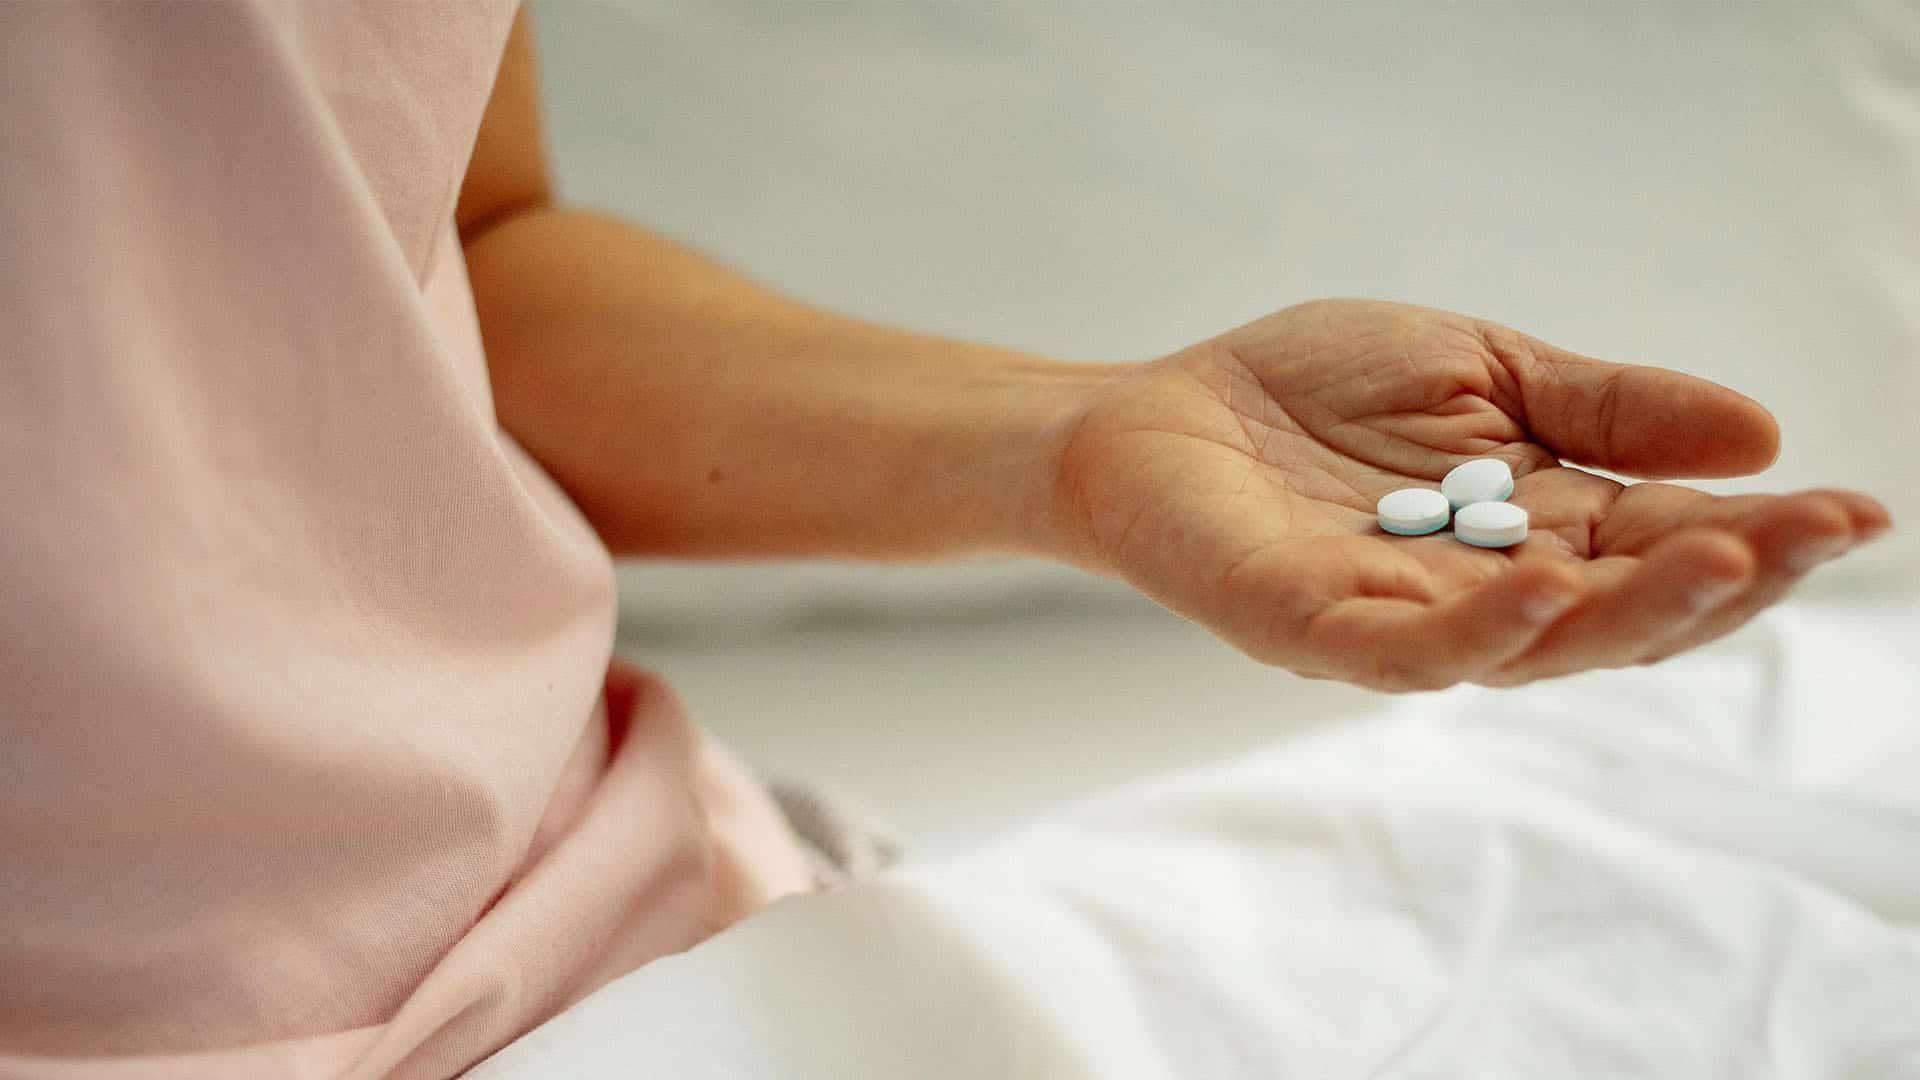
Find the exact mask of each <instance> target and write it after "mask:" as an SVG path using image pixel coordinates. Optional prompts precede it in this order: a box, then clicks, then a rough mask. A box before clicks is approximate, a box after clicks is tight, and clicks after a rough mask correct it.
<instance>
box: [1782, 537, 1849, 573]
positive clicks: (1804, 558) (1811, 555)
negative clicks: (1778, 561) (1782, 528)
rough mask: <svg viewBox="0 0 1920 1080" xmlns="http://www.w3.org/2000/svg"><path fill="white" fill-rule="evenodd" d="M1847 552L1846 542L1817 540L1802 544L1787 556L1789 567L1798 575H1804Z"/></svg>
mask: <svg viewBox="0 0 1920 1080" xmlns="http://www.w3.org/2000/svg"><path fill="white" fill-rule="evenodd" d="M1845 550H1847V542H1846V541H1845V540H1838V539H1829V540H1816V541H1814V542H1813V543H1810V544H1802V545H1800V546H1799V547H1797V548H1794V549H1793V551H1792V552H1791V553H1789V554H1788V555H1787V565H1788V566H1791V567H1792V568H1793V569H1794V571H1795V572H1796V573H1801V574H1804V573H1806V572H1807V571H1809V570H1811V569H1813V568H1814V567H1816V566H1819V565H1820V564H1821V563H1823V562H1826V561H1827V560H1828V559H1833V558H1837V557H1839V555H1840V553H1841V552H1843V551H1845Z"/></svg>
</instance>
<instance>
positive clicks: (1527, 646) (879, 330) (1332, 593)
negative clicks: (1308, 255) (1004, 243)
mask: <svg viewBox="0 0 1920 1080" xmlns="http://www.w3.org/2000/svg"><path fill="white" fill-rule="evenodd" d="M514 38H515V44H514V45H513V46H512V47H511V48H510V49H509V53H508V58H507V62H506V64H505V66H504V68H503V70H502V73H501V77H500V81H499V84H498V87H497V88H496V91H495V94H494V99H493V102H492V103H491V105H490V106H489V110H488V115H487V119H486V122H485V123H484V124H483V126H482V129H481V134H480V140H479V146H478V147H477V148H476V151H475V154H474V160H473V164H472V166H471V168H470V170H469V175H468V178H467V184H466V189H465V191H464V192H463V194H462V199H461V205H460V221H461V227H462V235H463V238H464V239H465V241H466V251H467V260H468V265H469V270H470V273H471V275H472V278H473V283H474V293H475V297H476V301H477V303H478V306H479V312H480V320H481V328H482V332H483V334H484V336H485V339H486V345H487V351H488V362H489V364H490V366H491V368H492V372H493V384H494V391H495V398H496V406H497V409H498V412H499V415H500V419H501V422H502V423H503V424H504V425H505V426H506V427H507V429H508V430H509V431H510V432H512V434H513V435H514V436H515V437H516V438H518V439H519V440H520V442H521V443H522V444H523V445H525V446H526V447H527V449H528V450H530V451H531V452H532V453H533V454H534V456H536V457H537V458H539V459H540V460H541V462H542V463H544V464H545V465H546V467H547V468H548V469H549V470H550V471H551V472H552V473H553V474H554V476H555V477H556V478H557V479H558V480H559V481H560V482H561V483H562V484H563V485H565V486H566V488H567V489H568V490H569V491H570V492H571V493H572V495H573V497H574V498H575V499H576V500H577V501H578V502H579V503H580V505H581V506H582V508H583V509H584V510H585V511H586V513H587V515H588V517H589V518H590V519H591V520H592V521H593V523H594V524H595V526H596V527H597V528H598V529H599V530H600V532H601V534H602V536H604V537H605V538H606V540H607V542H608V543H609V545H611V546H612V547H613V548H614V549H615V550H616V551H619V552H623V553H638V552H664V553H674V554H683V555H703V556H746V555H781V554H796V555H797V554H830V555H845V556H869V557H892V558H909V557H924V556H933V555H942V554H951V553H961V552H966V551H983V550H997V551H1007V552H1021V553H1027V554H1035V555H1043V556H1049V557H1053V558H1058V559H1062V560H1065V561H1070V562H1073V563H1075V564H1077V565H1080V566H1083V567H1085V568H1087V569H1090V570H1093V571H1096V572H1100V573H1107V574H1113V575H1116V576H1119V577H1123V578H1125V579H1126V580H1128V581H1129V582H1131V583H1132V584H1134V585H1135V586H1137V587H1138V588H1140V589H1141V590H1142V591H1143V592H1145V593H1147V594H1148V595H1150V596H1152V597H1154V598H1155V599H1157V600H1159V601H1160V602H1161V603H1163V604H1165V605H1166V606H1167V607H1169V608H1171V609H1173V610H1175V611H1177V612H1180V613H1181V614H1183V615H1186V616H1187V617H1189V618H1191V619H1193V620H1194V621H1196V622H1199V623H1201V624H1202V625H1205V626H1207V627H1208V628H1209V629H1211V630H1213V631H1214V632H1215V633H1217V634H1219V635H1220V636H1221V637H1223V638H1225V639H1226V640H1227V641H1229V642H1231V643H1232V644H1234V645H1236V646H1237V647H1239V648H1241V649H1242V650H1244V651H1246V652H1247V653H1249V654H1250V655H1252V656H1255V657H1257V658H1260V659H1262V660H1265V661H1268V662H1270V663H1274V664H1278V665H1282V666H1285V667H1288V668H1290V669H1292V670H1294V671H1298V672H1301V673H1304V674H1308V675H1315V676H1324V677H1330V678H1338V679H1343V680H1346V681H1350V682H1357V683H1361V684H1363V685H1368V686H1374V687H1380V688H1385V689H1416V688H1428V687H1438V686H1445V685H1448V684H1450V683H1454V682H1459V681H1463V680H1466V681H1475V682H1484V683H1493V684H1509V683H1516V682H1524V681H1527V680H1529V679H1536V678H1543V677H1547V676H1551V675H1557V674H1561V673H1565V672H1571V671H1578V670H1582V669H1585V668H1592V667H1609V666H1620V665H1625V664H1634V663H1645V662H1650V661H1653V660H1657V659H1659V658H1661V657H1663V656H1666V655H1669V654H1671V653H1673V652H1677V651H1679V650H1682V649H1686V648H1690V647H1692V646H1694V645H1698V644H1700V643H1702V642H1705V641H1708V640H1711V639H1713V638H1715V637H1718V636H1720V635H1721V634H1724V633H1727V632H1728V631H1730V630H1732V629H1734V628H1735V627H1737V626H1739V625H1740V624H1741V623H1743V622H1744V621H1746V620H1747V619H1748V618H1750V617H1751V616H1752V615H1753V614H1754V613H1755V612H1757V611H1759V610H1760V609H1762V608H1764V607H1765V606H1766V605H1768V604H1770V603H1772V602H1774V601H1775V600H1778V599H1779V598H1780V597H1781V596H1782V595H1784V594H1785V592H1786V591H1787V589H1788V588H1789V587H1790V586H1791V585H1792V584H1793V582H1794V581H1796V580H1797V579H1798V578H1799V577H1800V576H1801V575H1803V574H1805V573H1806V572H1807V571H1808V570H1810V569H1811V568H1812V567H1813V566H1814V565H1816V564H1818V563H1819V562H1821V561H1824V560H1826V559H1831V558H1835V557H1838V556H1839V555H1841V554H1843V553H1844V552H1845V551H1847V550H1848V549H1849V548H1850V547H1851V546H1853V545H1854V544H1856V543H1859V542H1860V541H1862V540H1865V539H1868V538H1870V537H1872V536H1873V535H1875V534H1876V533H1878V532H1880V531H1881V530H1884V529H1885V528H1886V527H1887V525H1888V521H1887V516H1886V512H1885V511H1884V510H1883V509H1882V508H1881V507H1880V506H1879V504H1878V503H1876V502H1874V501H1873V500H1872V499H1870V498H1868V497H1866V496H1864V495H1859V494H1855V493H1852V492H1844V491H1834V490H1819V491H1808V492H1800V493H1797V494H1791V495H1770V496H1745V497H1741V498H1719V497H1715V496H1711V495H1708V494H1706V493H1704V492H1700V491H1695V490H1692V489H1689V488H1685V487H1680V486H1675V485H1670V484H1636V485H1632V486H1627V487H1623V486H1621V485H1620V484H1617V483H1615V482H1613V481H1611V480H1608V479H1605V478H1603V477H1601V476H1598V475H1596V474H1594V473H1590V472H1586V471H1583V470H1581V469H1579V468H1577V467H1571V466H1569V465H1567V464H1563V462H1570V463H1572V465H1573V466H1577V465H1580V464H1585V465H1591V466H1596V467H1599V468H1603V469H1607V470H1609V471H1612V472H1617V473H1625V474H1631V475H1638V476H1647V477H1686V476H1731V475H1738V474H1742V473H1748V472H1754V471H1757V470H1759V469H1762V468H1764V467H1766V465H1767V464H1768V463H1769V462H1770V461H1771V460H1772V457H1773V455H1774V452H1775V449H1776V446H1777V442H1778V432H1777V429H1776V427H1775V425H1774V421H1773V418H1772V417H1771V416H1770V415H1769V414H1768V413H1767V411H1766V410H1765V409H1763V408H1761V407H1760V406H1759V405H1758V404H1756V403H1755V402H1753V401H1750V400H1748V399H1746V398H1744V397H1742V396H1740V395H1739V394H1737V393H1734V392H1733V391H1731V390H1728V389H1726V388H1724V387H1720V386H1716V385H1714V384H1712V383H1708V382H1704V381H1702V380H1699V379H1695V378H1691V377H1689V376H1686V375H1682V374H1679V373H1677V372H1672V371H1665V370H1661V369H1659V368H1652V367H1642V366H1632V365H1621V364H1611V363H1606V362H1604V361H1600V360H1595V359H1592V358H1588V357H1583V356H1579V355H1576V354H1574V353H1570V352H1567V351H1565V350H1562V349H1558V348H1555V347H1553V346H1551V345H1548V344H1546V343H1544V342H1541V341H1538V340H1536V339H1533V338H1530V337H1528V336H1526V335H1524V334H1520V333H1518V332H1516V331H1513V330H1509V329H1507V328H1505V327H1501V326H1498V325H1495V324H1492V323H1488V322H1485V321H1482V320H1478V319H1473V318H1469V317H1466V316H1461V315H1455V314H1451V313H1448V312H1441V311H1431V310H1426V309H1422V308H1413V307H1407V306H1405V305H1399V304H1386V303H1377V302H1368V301H1321V302H1316V303H1310V304H1303V305H1300V306H1298V307H1294V308H1289V309H1287V310H1285V311H1282V312H1280V313H1278V314H1275V315H1273V316H1270V317H1268V318H1266V319H1262V320H1259V321H1257V322H1254V323H1251V324H1249V325H1247V326H1244V327H1241V328H1239V329H1236V330H1232V331H1229V332H1227V333H1225V334H1222V335H1220V336H1219V337H1216V338H1212V339H1209V340H1208V341H1204V342H1201V343H1200V344H1198V345H1195V346H1193V347H1192V348H1189V349H1185V350H1182V351H1181V352H1179V353H1176V354H1174V355H1172V356H1168V357H1165V358H1162V359H1159V360H1154V361H1150V362H1147V363H1140V364H1114V365H1080V364H1064V363H1059V362H1055V361H1050V360H1046V359H1043V358H1040V357H1035V356H1029V355H1023V354H1019V353H1013V352H1008V351H1005V350H1001V349H993V348H988V347H984V346H979V345H969V344H964V343H960V342H954V341H945V340H941V339H937V338H931V337H925V336H921V335H917V334H910V333H905V332H902V331H898V330H889V329H886V328H883V327H878V326H872V325H869V324H866V323H862V322H858V321H855V320H851V319H846V318H842V317H839V316H836V315H832V314H829V313H826V312H822V311H818V310H815V309H812V308H809V307H806V306H804V305H801V304H798V303H795V302H793V301H791V300H788V299H785V298H783V297H781V296H779V295H777V294H775V293H772V292H770V291H768V290H766V289H764V288H761V287H760V286H758V285H755V284H753V283H752V282H750V281H747V280H745V279H744V278H741V277H739V276H738V275H735V274H733V273H730V272H729V271H727V270H725V269H723V268H721V267H719V266H716V265H715V264H713V263H712V262H709V261H708V260H706V259H704V258H701V257H700V256H698V255H696V254H694V253H692V252H690V251H687V250H685V249H684V248H681V247H679V246H677V245H674V244H672V243H670V242H668V241H665V240H663V239H661V238H659V237H657V236H655V235H653V234H651V233H648V232H646V231H644V230H642V229H639V228H636V227H634V226H631V225H628V224H625V223H622V222H619V221H616V220H613V219H610V218H607V217H603V216H599V215H595V214H588V213H581V212H576V211H569V210H564V209H560V208H558V207H556V206H554V205H553V203H552V200H551V198H550V195H549V191H548V187H547V182H546V176H545V170H544V167H543V166H542V164H541V155H540V144H539V134H538V108H537V104H536V100H535V94H534V80H533V69H532V62H531V54H530V52H529V51H528V48H527V42H526V39H525V35H524V32H523V31H519V30H517V31H516V33H515V36H514ZM1481 456H1495V457H1500V458H1503V459H1505V460H1506V461H1507V463H1508V464H1509V465H1510V466H1511V467H1512V469H1513V472H1514V474H1515V476H1516V477H1517V482H1516V485H1515V490H1514V494H1513V501H1514V502H1515V503H1517V504H1519V505H1520V506H1522V507H1525V508H1526V509H1527V510H1528V511H1529V512H1530V514H1531V515H1532V526H1533V532H1532V535H1531V538H1530V539H1529V540H1528V541H1527V542H1526V543H1524V544H1522V545H1520V546H1519V547H1516V548H1512V549H1508V550H1504V551H1488V550H1482V549H1479V548H1473V547H1468V546H1467V545H1465V544H1462V543H1459V542H1458V541H1456V540H1454V539H1453V538H1451V537H1448V536H1445V535H1432V536H1422V537H1397V536H1386V535H1383V534H1382V533H1380V532H1379V530H1378V529H1377V528H1376V527H1375V525H1374V522H1373V513H1372V511H1373V506H1374V502H1375V500H1377V499H1378V498H1379V497H1380V496H1382V495H1384V494H1386V493H1387V492H1390V491H1392V490H1394V489H1396V488H1400V487H1406V486H1416V485H1417V486H1428V487H1431V486H1433V485H1435V484H1437V482H1438V481H1439V479H1440V477H1441V476H1443V475H1444V474H1445V473H1446V472H1447V470H1449V469H1450V468H1452V467H1453V466H1455V465H1457V464H1459V463H1461V462H1462V461H1466V460H1468V459H1471V458H1474V457H1481Z"/></svg>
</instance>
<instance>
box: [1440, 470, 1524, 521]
mask: <svg viewBox="0 0 1920 1080" xmlns="http://www.w3.org/2000/svg"><path fill="white" fill-rule="evenodd" d="M1440 494H1442V495H1445V496H1446V497H1447V501H1448V502H1450V503H1452V504H1453V508H1454V509H1455V510H1458V509H1460V508H1461V507H1463V506H1469V505H1472V504H1473V503H1477V502H1502V501H1504V500H1505V499H1506V497H1507V496H1509V495H1511V494H1513V470H1512V469H1509V468H1507V463H1506V462H1504V461H1501V460H1500V459H1499V458H1490V457H1483V458H1474V459H1473V460H1472V461H1468V462H1464V463H1462V464H1459V465H1455V466H1454V467H1453V471H1452V472H1450V473H1448V474H1447V475H1446V478H1445V479H1443V480H1441V481H1440Z"/></svg>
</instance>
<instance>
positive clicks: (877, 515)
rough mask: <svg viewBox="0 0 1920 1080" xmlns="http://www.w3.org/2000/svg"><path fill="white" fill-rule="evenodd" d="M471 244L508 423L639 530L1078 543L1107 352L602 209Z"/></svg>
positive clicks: (853, 550) (618, 525) (811, 551)
mask: <svg viewBox="0 0 1920 1080" xmlns="http://www.w3.org/2000/svg"><path fill="white" fill-rule="evenodd" d="M467 260H468V268H469V273H470V274H471V276H472V279H473V287H474V295H475V301H476V304H477V307H478V310H479V314H480V322H481V330H482V333H483V335H484V337H485V340H486V346H487V354H488V364H489V367H490V369H491V372H492V379H493V388H494V397H495V408H496V410H497V412H498V415H499V417H500V421H501V423H502V424H503V425H504V426H505V427H506V429H507V430H508V431H509V432H510V433H511V434H512V435H513V436H514V437H515V438H516V439H518V440H519V441H520V443H521V444H522V445H523V446H525V447H526V448H527V450H528V451H529V452H531V453H532V454H533V455H534V457H536V458H537V459H539V460H540V462H541V463H542V464H543V465H544V466H546V468H547V469H548V470H549V471H550V472H551V473H552V474H553V475H554V477H555V478H556V479H557V480H558V481H559V482H560V483H561V484H562V485H563V486H564V487H565V488H566V489H567V490H568V492H569V493H570V494H571V495H572V496H573V498H574V499H575V501H576V502H578V503H579V505H580V506H581V508H582V509H583V510H584V511H585V512H586V514H587V516H588V518H589V520H591V521H592V522H593V524H594V526H595V528H596V529H598V530H599V532H600V534H601V536H602V537H603V538H604V539H605V540H606V542H607V544H608V545H609V547H611V548H612V549H613V550H614V551H615V552H616V553H619V554H640V553H661V554H675V555H688V556H705V557H726V556H776V555H831V556H846V557H876V558H919V557H933V556H941V555H952V554H964V553H968V552H975V551H999V552H1017V553H1024V554H1043V553H1051V550H1052V548H1053V547H1054V546H1055V545H1054V540H1053V536H1052V532H1053V529H1054V521H1053V517H1054V509H1053V482H1054V477H1055V475H1056V473H1057V461H1058V457H1059V455H1060V453H1061V451H1062V449H1063V446H1064V443H1065V440H1066V439H1067V437H1068V436H1069V434H1070V433H1071V430H1072V427H1073V425H1074V423H1075V422H1076V421H1077V419H1078V418H1079V416H1080V415H1081V413H1082V412H1083V410H1084V401H1085V400H1086V398H1087V393H1086V392H1085V391H1086V390H1087V389H1089V388H1090V387H1091V386H1092V385H1093V384H1095V383H1097V382H1099V381H1101V380H1103V379H1104V378H1106V377H1108V375H1109V372H1108V370H1107V369H1104V368H1101V367H1094V366H1087V365H1077V364H1066V363H1061V362H1057V361H1050V360H1045V359H1042V358H1040V357H1035V356H1029V355H1025V354H1021V353H1015V352H1010V351H1007V350H1002V349H995V348H990V347H987V346H981V345H971V344H964V343H959V342H953V341H946V340H941V339H937V338H931V337H926V336H921V335H916V334H909V333H904V332H901V331H897V330H890V329H886V328H882V327H878V326H873V325H871V324H867V323H863V322H859V321H857V320H853V319H847V318H843V317H840V316H836V315H832V314H829V313H826V312H822V311H819V310H816V309H813V308H809V307H807V306H804V305H801V304H798V303H795V302H793V301H791V300H788V299H786V298H784V297H781V296H779V295H777V294H775V293H773V292H771V291H769V290H767V289H765V288H762V287H761V286H759V285H757V284H754V283H753V282H750V281H748V280H746V279H744V278H742V277H740V276H738V275H736V274H734V273H732V272H730V271H728V270H726V269H724V268H722V267H720V266H718V265H716V264H714V263H713V262H711V261H709V260H707V259H705V258H702V257H701V256H699V255H697V254H694V253H693V252H690V251H688V250H686V249H684V248H682V247H679V246H678V245H675V244H672V243H670V242H668V241H666V240H663V239H661V238H659V237H657V236H655V235H653V234H651V233H648V232H646V231H645V230H642V229H639V228H636V227H634V226H631V225H628V224H625V223H623V222H619V221H616V220H613V219H610V218H607V217H603V216H600V215H595V214H590V213H584V212H578V211H567V210H555V209H535V210H530V211H528V212H526V213H522V214H519V215H516V216H514V217H511V218H509V219H507V220H504V221H502V222H500V223H498V224H496V225H494V226H493V227H491V228H489V229H488V230H487V231H486V232H485V233H484V234H483V235H480V236H477V237H474V238H473V239H472V241H471V242H470V243H469V244H468V246H467Z"/></svg>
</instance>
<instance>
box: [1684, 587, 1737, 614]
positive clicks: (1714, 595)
mask: <svg viewBox="0 0 1920 1080" xmlns="http://www.w3.org/2000/svg"><path fill="white" fill-rule="evenodd" d="M1739 591H1740V583H1739V582H1737V581H1707V582H1702V583H1700V584H1698V585H1695V586H1694V587H1693V590H1692V591H1691V592H1689V593H1688V594H1687V602H1688V603H1689V604H1691V605H1693V610H1695V611H1709V610H1712V609H1713V608H1717V607H1719V606H1720V605H1721V604H1724V603H1726V602H1727V601H1729V600H1731V599H1733V597H1734V594H1736V593H1738V592H1739Z"/></svg>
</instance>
